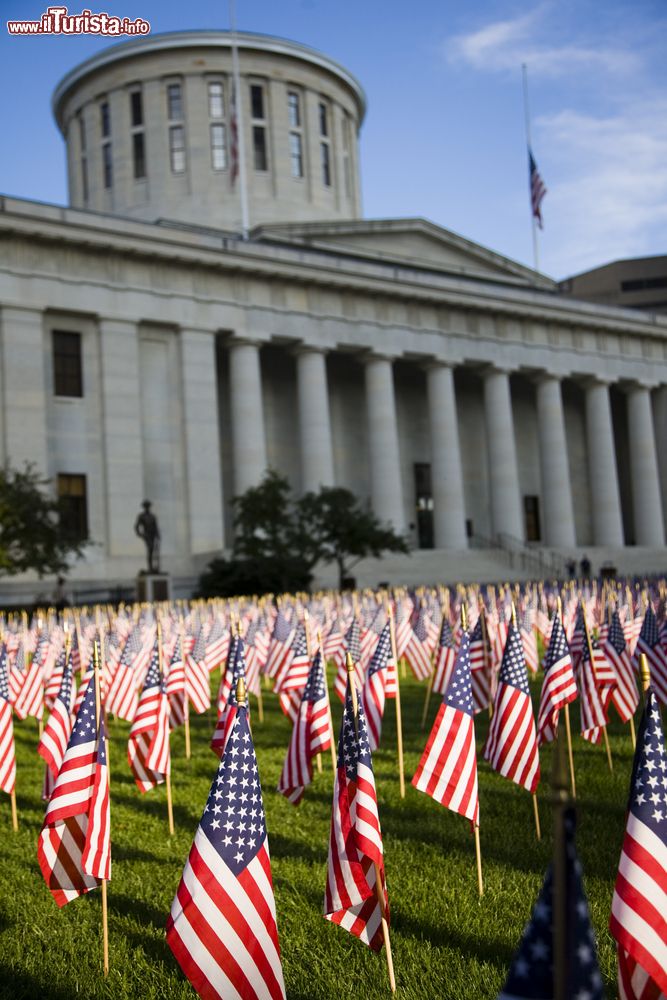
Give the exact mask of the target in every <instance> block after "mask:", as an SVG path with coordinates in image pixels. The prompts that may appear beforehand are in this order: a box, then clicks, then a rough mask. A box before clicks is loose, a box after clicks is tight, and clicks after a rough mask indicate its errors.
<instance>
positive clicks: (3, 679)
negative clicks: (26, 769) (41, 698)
mask: <svg viewBox="0 0 667 1000" xmlns="http://www.w3.org/2000/svg"><path fill="white" fill-rule="evenodd" d="M15 783H16V754H15V751H14V726H13V723H12V705H11V702H10V700H9V668H8V665H7V646H6V645H5V643H4V642H2V643H0V790H2V791H3V792H7V794H8V795H11V793H12V792H13V791H14V785H15Z"/></svg>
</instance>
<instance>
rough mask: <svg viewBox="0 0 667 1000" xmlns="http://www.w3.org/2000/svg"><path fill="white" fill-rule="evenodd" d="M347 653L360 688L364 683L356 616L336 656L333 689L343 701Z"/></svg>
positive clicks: (359, 635)
mask: <svg viewBox="0 0 667 1000" xmlns="http://www.w3.org/2000/svg"><path fill="white" fill-rule="evenodd" d="M347 653H349V654H350V656H351V657H352V662H353V663H354V673H355V678H356V681H357V686H358V687H360V688H362V687H363V684H364V671H363V667H362V665H361V629H360V628H359V622H358V621H357V620H356V618H355V619H354V621H353V622H352V624H351V625H350V627H349V628H348V630H347V632H346V633H345V640H344V642H343V645H342V647H341V648H340V650H339V652H338V656H337V657H336V662H337V664H338V669H337V670H336V677H335V679H334V691H335V692H336V694H337V695H338V697H339V698H340V700H341V701H345V692H346V691H347V666H346V656H347Z"/></svg>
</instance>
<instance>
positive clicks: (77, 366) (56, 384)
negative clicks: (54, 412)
mask: <svg viewBox="0 0 667 1000" xmlns="http://www.w3.org/2000/svg"><path fill="white" fill-rule="evenodd" d="M68 343H69V344H70V345H72V346H73V347H74V349H73V350H67V349H66V345H67V344H68ZM74 345H75V346H74ZM51 358H52V365H53V395H54V396H56V397H59V398H62V399H83V396H84V384H83V342H82V337H81V334H80V333H79V332H78V331H77V330H61V329H55V328H54V329H53V330H51Z"/></svg>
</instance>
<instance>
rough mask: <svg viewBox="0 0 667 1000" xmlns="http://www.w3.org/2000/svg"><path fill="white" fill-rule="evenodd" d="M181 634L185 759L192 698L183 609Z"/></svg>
mask: <svg viewBox="0 0 667 1000" xmlns="http://www.w3.org/2000/svg"><path fill="white" fill-rule="evenodd" d="M179 636H180V640H181V656H182V657H183V676H184V677H185V687H184V688H183V726H184V728H185V759H186V760H190V756H191V753H190V699H189V698H188V674H187V670H188V665H187V663H186V659H185V625H184V623H183V612H182V611H181V616H180V621H179Z"/></svg>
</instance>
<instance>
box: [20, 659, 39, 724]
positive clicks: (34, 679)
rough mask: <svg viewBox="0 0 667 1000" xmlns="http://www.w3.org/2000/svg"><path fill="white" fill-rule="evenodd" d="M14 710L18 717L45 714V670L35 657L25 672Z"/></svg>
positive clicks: (24, 717)
mask: <svg viewBox="0 0 667 1000" xmlns="http://www.w3.org/2000/svg"><path fill="white" fill-rule="evenodd" d="M14 711H15V712H16V717H17V718H18V719H27V717H28V716H29V715H30V716H32V717H33V718H34V719H41V718H42V716H43V714H44V671H43V669H42V664H41V663H40V661H39V660H38V659H33V660H32V662H31V664H30V666H29V667H28V669H27V670H25V671H24V672H23V683H22V684H21V690H20V691H19V692H18V694H17V696H16V702H15V703H14Z"/></svg>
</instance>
